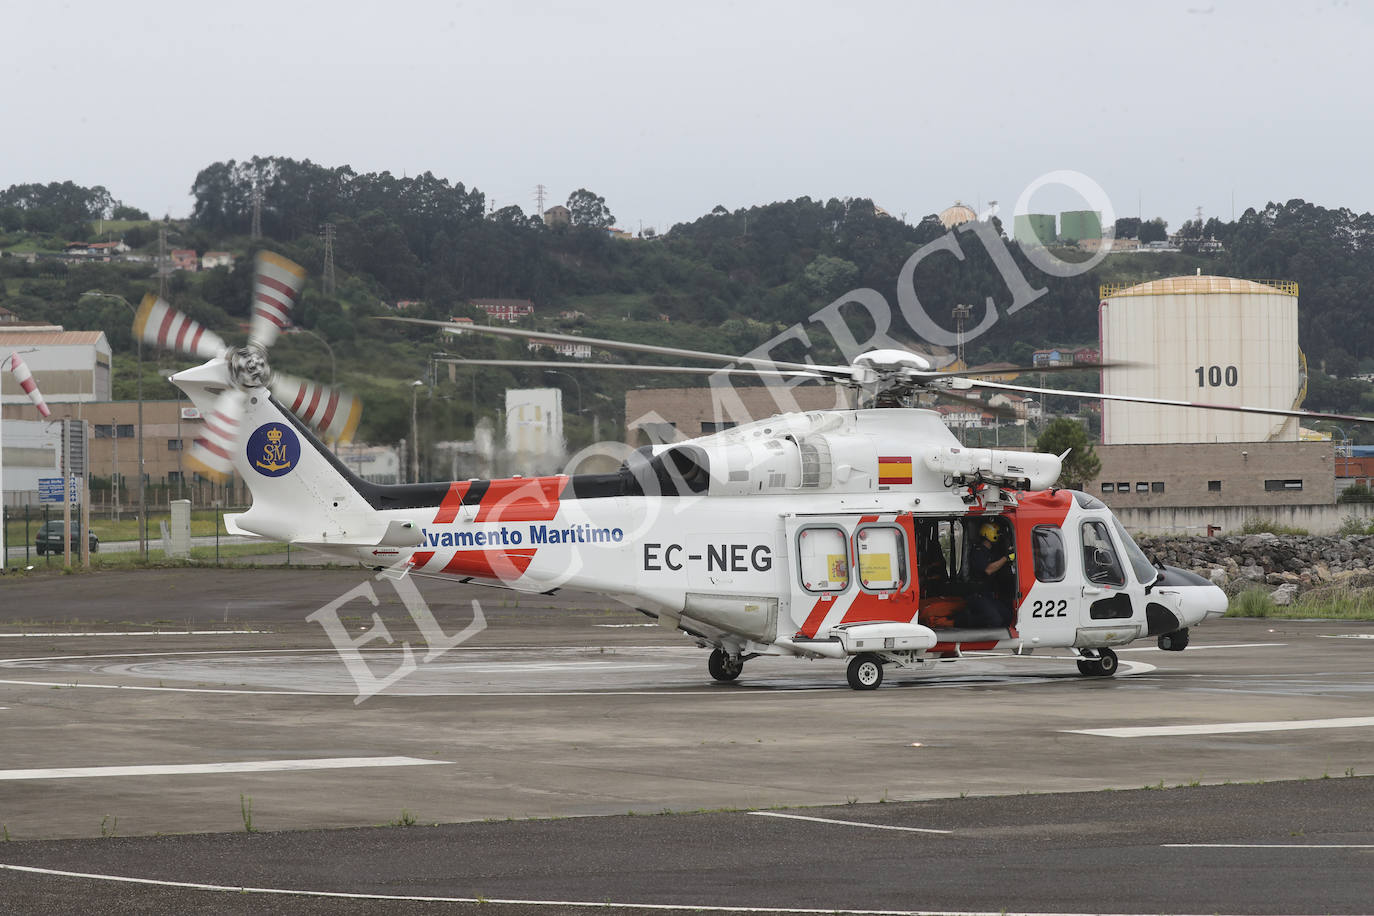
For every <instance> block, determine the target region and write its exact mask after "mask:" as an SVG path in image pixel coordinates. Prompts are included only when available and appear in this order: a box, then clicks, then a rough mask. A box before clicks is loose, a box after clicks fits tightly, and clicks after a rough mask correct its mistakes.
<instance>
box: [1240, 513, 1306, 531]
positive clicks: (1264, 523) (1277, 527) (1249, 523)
mask: <svg viewBox="0 0 1374 916" xmlns="http://www.w3.org/2000/svg"><path fill="white" fill-rule="evenodd" d="M1238 533H1239V534H1290V535H1300V536H1305V535H1307V534H1308V531H1307V529H1306V528H1297V527H1294V526H1293V525H1284V524H1282V523H1280V522H1276V521H1274V520H1273V519H1272V518H1267V517H1265V516H1263V515H1253V516H1251V517H1250V518H1247V519H1246V520H1245V524H1243V525H1241V526H1240V530H1239V532H1238Z"/></svg>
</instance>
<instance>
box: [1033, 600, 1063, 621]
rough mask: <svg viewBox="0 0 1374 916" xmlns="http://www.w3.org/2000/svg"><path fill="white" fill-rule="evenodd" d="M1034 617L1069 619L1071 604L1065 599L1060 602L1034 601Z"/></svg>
mask: <svg viewBox="0 0 1374 916" xmlns="http://www.w3.org/2000/svg"><path fill="white" fill-rule="evenodd" d="M1031 616H1032V617H1067V616H1069V602H1068V601H1066V600H1065V599H1063V598H1060V599H1059V600H1058V601H1055V600H1053V599H1051V600H1049V601H1034V602H1032V603H1031Z"/></svg>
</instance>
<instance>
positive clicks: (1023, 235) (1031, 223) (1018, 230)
mask: <svg viewBox="0 0 1374 916" xmlns="http://www.w3.org/2000/svg"><path fill="white" fill-rule="evenodd" d="M1055 226H1056V220H1055V218H1054V214H1053V213H1018V214H1016V217H1015V218H1014V219H1013V220H1012V230H1011V234H1012V238H1013V239H1015V240H1016V241H1017V242H1020V243H1021V244H1022V245H1041V246H1044V245H1050V244H1053V243H1054V241H1055V239H1057V238H1058V237H1059V233H1058V232H1057V231H1056V228H1055Z"/></svg>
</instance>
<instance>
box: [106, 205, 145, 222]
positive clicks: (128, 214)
mask: <svg viewBox="0 0 1374 916" xmlns="http://www.w3.org/2000/svg"><path fill="white" fill-rule="evenodd" d="M147 218H148V211H147V210H140V209H138V208H137V207H131V206H129V205H128V204H122V203H120V204H115V206H114V210H113V211H111V213H110V219H127V220H145V219H147Z"/></svg>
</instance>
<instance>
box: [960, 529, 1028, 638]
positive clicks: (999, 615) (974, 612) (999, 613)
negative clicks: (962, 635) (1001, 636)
mask: <svg viewBox="0 0 1374 916" xmlns="http://www.w3.org/2000/svg"><path fill="white" fill-rule="evenodd" d="M978 537H979V541H978V544H977V545H976V546H975V547H974V548H973V551H972V552H971V553H970V554H969V573H970V577H971V580H972V583H973V585H974V592H973V594H971V595H970V596H969V599H968V614H967V616H968V622H967V624H966V626H971V627H1005V626H1007V625H1009V624H1010V623H1011V606H1010V605H1008V604H1007V602H1006V601H1005V600H1004V599H1003V597H1002V596H1003V595H1004V594H1007V593H1008V592H1009V591H1010V589H1009V588H1008V586H1009V585H1011V584H1012V583H1013V578H1012V575H1013V574H1012V565H1011V564H1012V562H1013V561H1014V560H1015V559H1016V553H1015V551H1014V550H1013V549H1012V545H1011V544H1007V545H1006V548H1005V549H1003V548H1002V547H1001V546H999V543H998V542H999V541H1001V540H1002V532H1001V530H1000V529H999V528H998V526H997V525H996V523H994V522H983V524H982V525H980V526H979V528H978Z"/></svg>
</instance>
